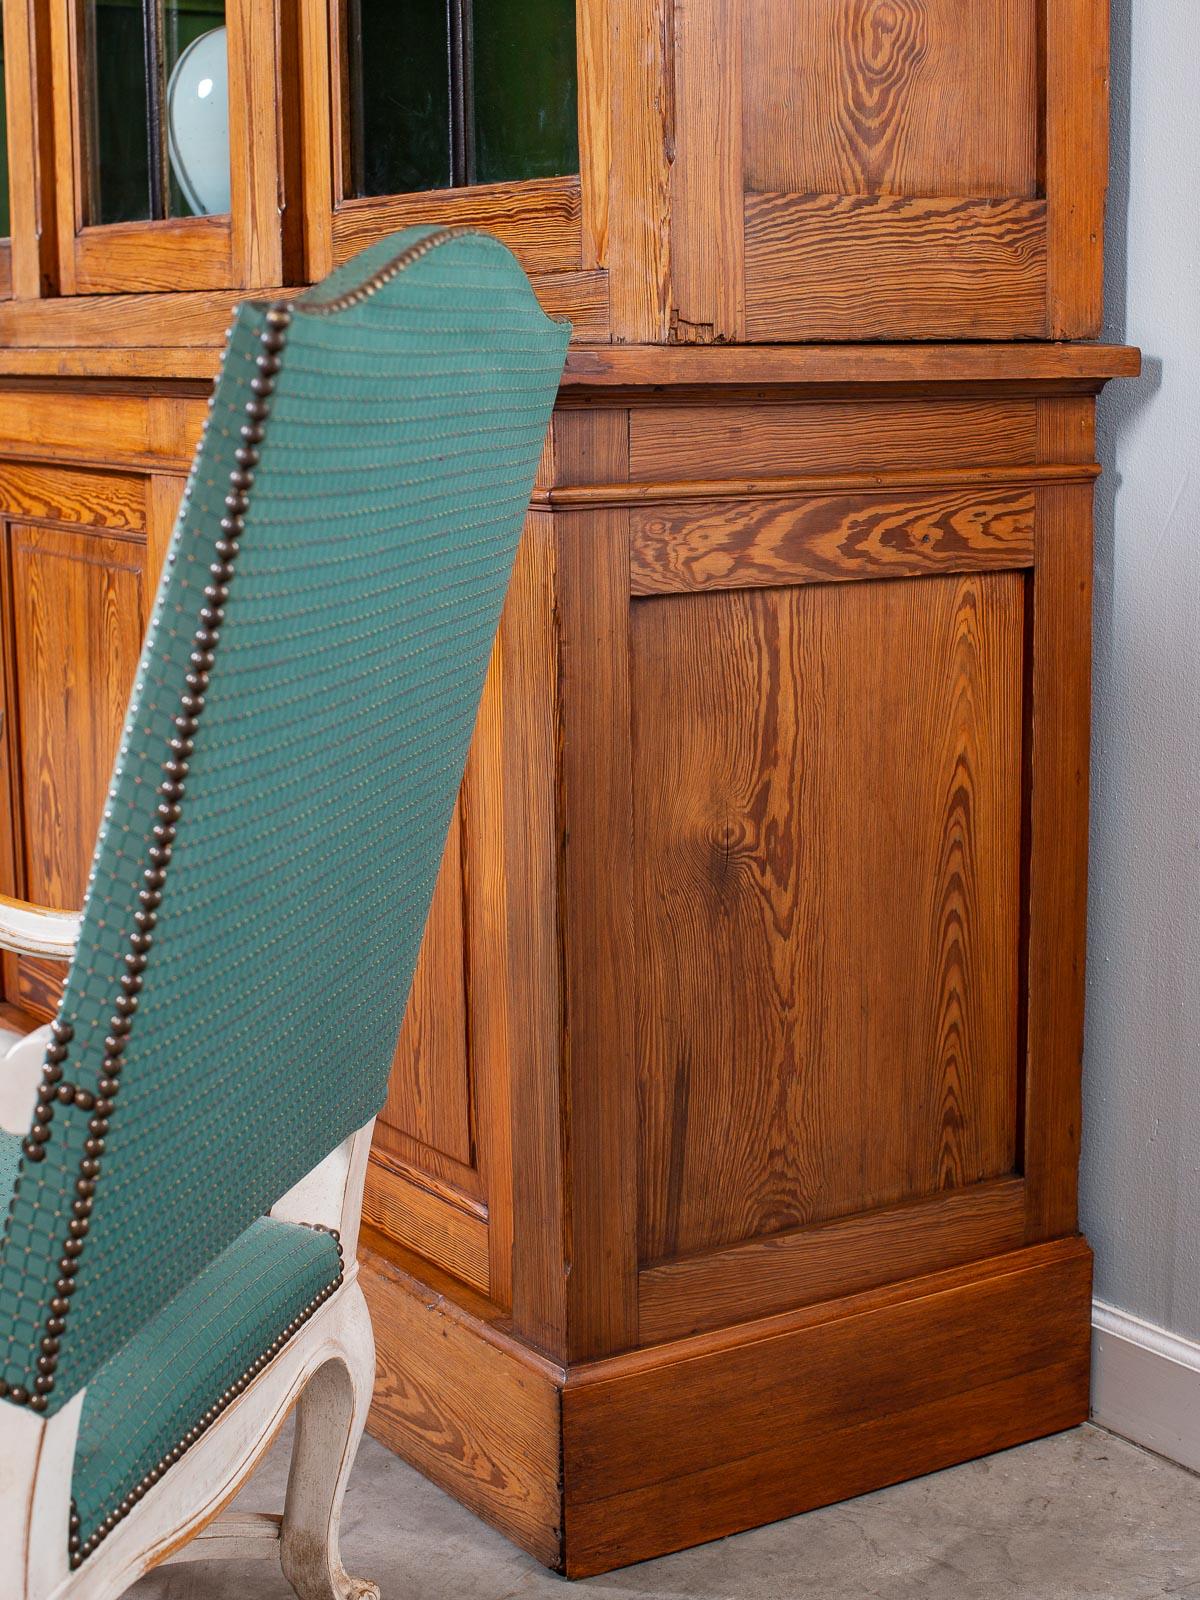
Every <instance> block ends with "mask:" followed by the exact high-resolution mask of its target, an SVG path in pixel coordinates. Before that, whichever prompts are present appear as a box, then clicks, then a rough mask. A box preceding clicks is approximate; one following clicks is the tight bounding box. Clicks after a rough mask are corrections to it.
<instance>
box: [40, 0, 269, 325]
mask: <svg viewBox="0 0 1200 1600" xmlns="http://www.w3.org/2000/svg"><path fill="white" fill-rule="evenodd" d="M284 43H285V42H284V40H283V39H282V38H281V35H280V28H279V14H278V9H277V6H276V4H275V0H51V4H50V47H51V51H52V58H53V79H54V119H55V151H56V158H55V168H56V170H55V189H56V204H57V217H58V233H59V274H60V281H61V287H62V290H63V292H64V293H65V294H109V293H115V292H119V291H124V290H172V289H224V288H236V287H241V286H244V285H251V284H253V285H275V284H279V283H282V281H283V258H282V222H281V216H282V206H283V203H284V202H285V200H286V196H285V194H284V192H283V179H282V163H283V159H284V142H283V140H282V138H281V130H282V113H281V106H282V104H283V102H284V98H285V97H284V93H283V79H284V68H283V60H284V56H285V48H284ZM287 100H288V103H289V104H291V103H292V101H291V90H290V89H289V92H288V96H287Z"/></svg>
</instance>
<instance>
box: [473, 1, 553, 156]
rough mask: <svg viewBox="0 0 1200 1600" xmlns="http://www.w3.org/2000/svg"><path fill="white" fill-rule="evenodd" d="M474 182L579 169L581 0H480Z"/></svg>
mask: <svg viewBox="0 0 1200 1600" xmlns="http://www.w3.org/2000/svg"><path fill="white" fill-rule="evenodd" d="M473 11H474V36H475V72H474V77H475V180H476V182H478V183H500V182H503V181H505V180H507V179H514V178H551V177H556V176H558V175H559V174H562V173H569V172H578V171H579V128H578V113H577V109H576V98H577V89H576V66H575V0H474V7H473Z"/></svg>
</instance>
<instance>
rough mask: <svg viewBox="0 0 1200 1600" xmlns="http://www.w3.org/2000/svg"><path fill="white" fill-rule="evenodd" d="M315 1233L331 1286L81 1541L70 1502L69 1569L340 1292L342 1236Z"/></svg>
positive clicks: (83, 1558)
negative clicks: (329, 1244)
mask: <svg viewBox="0 0 1200 1600" xmlns="http://www.w3.org/2000/svg"><path fill="white" fill-rule="evenodd" d="M317 1231H318V1232H320V1233H329V1234H331V1235H332V1237H333V1239H334V1241H335V1243H336V1244H337V1251H338V1275H337V1277H336V1278H335V1279H334V1280H333V1282H332V1283H329V1284H327V1285H326V1286H325V1288H324V1289H322V1290H321V1291H320V1293H319V1294H316V1295H314V1296H313V1298H312V1299H311V1300H310V1301H309V1302H308V1304H307V1305H306V1306H305V1307H304V1309H303V1310H302V1311H300V1312H298V1313H297V1314H296V1315H295V1316H294V1317H293V1318H292V1320H291V1321H290V1322H289V1323H288V1325H287V1327H286V1328H284V1329H283V1330H282V1331H281V1332H280V1333H279V1334H278V1335H277V1336H276V1338H275V1339H274V1341H273V1342H272V1343H271V1344H270V1345H269V1346H268V1347H267V1349H265V1350H264V1351H263V1353H262V1355H260V1356H259V1357H258V1358H257V1360H255V1361H254V1362H252V1364H251V1365H250V1366H249V1367H247V1368H246V1370H245V1372H243V1373H242V1375H241V1377H240V1378H237V1379H236V1380H235V1381H234V1382H233V1383H231V1384H230V1385H229V1387H228V1389H226V1390H224V1391H223V1393H221V1394H220V1395H218V1396H217V1398H216V1399H215V1400H214V1401H213V1403H212V1405H211V1406H209V1408H208V1410H207V1411H206V1412H205V1413H204V1415H203V1416H202V1417H201V1418H200V1420H199V1421H198V1422H195V1423H193V1425H192V1426H191V1427H190V1428H189V1429H188V1431H187V1432H186V1433H185V1434H184V1436H183V1438H182V1439H180V1440H179V1442H178V1443H177V1444H174V1445H172V1447H171V1448H170V1450H168V1451H167V1453H166V1455H165V1456H163V1457H162V1458H161V1460H159V1461H157V1462H155V1464H154V1466H152V1467H151V1468H150V1470H149V1472H146V1473H144V1474H143V1475H142V1477H141V1478H139V1479H138V1481H137V1483H136V1484H134V1486H133V1488H132V1489H131V1490H130V1491H129V1493H128V1494H127V1495H126V1496H125V1498H124V1499H123V1500H122V1501H121V1503H120V1504H119V1505H117V1506H114V1507H113V1509H112V1510H111V1511H110V1512H109V1513H108V1515H107V1516H106V1517H105V1518H104V1521H103V1522H102V1523H101V1524H100V1526H99V1527H98V1528H96V1530H95V1531H94V1532H93V1533H90V1534H89V1535H88V1537H87V1538H86V1539H84V1540H82V1541H81V1540H80V1537H79V1530H80V1520H79V1513H78V1511H76V1509H75V1505H74V1502H72V1505H71V1523H70V1532H69V1534H68V1553H69V1556H70V1562H71V1567H72V1569H74V1568H76V1567H79V1566H81V1565H82V1564H83V1563H84V1562H85V1561H86V1560H87V1558H88V1556H90V1555H91V1554H92V1552H93V1551H94V1550H95V1549H96V1547H97V1546H98V1545H101V1544H103V1543H104V1541H105V1539H107V1538H108V1536H109V1534H110V1533H111V1532H112V1531H113V1529H114V1528H115V1527H116V1526H117V1525H118V1523H120V1522H123V1521H124V1520H125V1518H126V1517H127V1516H128V1515H129V1513H130V1512H131V1511H132V1510H133V1508H134V1506H136V1505H137V1504H138V1502H139V1501H140V1500H142V1499H143V1498H144V1496H145V1495H147V1494H148V1493H149V1492H150V1490H151V1489H153V1487H154V1485H155V1484H156V1483H157V1482H158V1480H159V1479H160V1478H161V1477H162V1476H163V1474H164V1473H165V1472H167V1471H168V1470H169V1468H171V1467H173V1466H174V1465H175V1463H176V1462H177V1461H178V1460H179V1458H180V1457H181V1456H184V1455H186V1454H187V1452H188V1451H189V1450H190V1449H191V1448H192V1446H193V1445H194V1444H195V1443H196V1441H197V1440H198V1439H200V1438H202V1437H203V1436H204V1434H206V1433H207V1432H208V1430H209V1429H210V1428H211V1427H212V1425H213V1423H214V1422H216V1420H217V1418H218V1417H219V1416H220V1415H221V1414H222V1412H224V1411H226V1410H227V1409H228V1407H229V1406H231V1405H232V1404H233V1402H234V1401H235V1400H236V1399H237V1398H238V1396H239V1395H240V1394H243V1393H244V1392H245V1391H246V1390H247V1389H248V1388H249V1387H250V1385H251V1384H252V1383H253V1382H254V1380H255V1378H257V1377H258V1375H259V1373H260V1372H262V1370H263V1368H264V1367H266V1366H268V1365H269V1364H270V1363H271V1362H272V1361H273V1360H274V1359H275V1357H276V1356H277V1355H278V1354H279V1352H280V1351H281V1350H282V1349H283V1347H284V1346H285V1345H286V1344H287V1343H288V1342H289V1340H291V1339H293V1338H295V1336H296V1334H297V1333H298V1332H299V1331H300V1329H301V1328H302V1327H303V1326H304V1324H305V1323H306V1322H307V1321H308V1320H309V1318H310V1317H312V1316H313V1314H314V1313H315V1312H317V1311H319V1310H320V1308H321V1307H322V1306H323V1305H324V1304H325V1302H326V1300H328V1299H329V1297H330V1295H333V1294H336V1293H337V1291H338V1290H339V1289H340V1288H341V1286H342V1283H343V1281H344V1280H345V1276H346V1258H345V1254H344V1252H343V1250H342V1241H341V1236H340V1235H339V1234H338V1232H337V1230H336V1229H334V1228H328V1229H326V1228H320V1229H318V1230H317Z"/></svg>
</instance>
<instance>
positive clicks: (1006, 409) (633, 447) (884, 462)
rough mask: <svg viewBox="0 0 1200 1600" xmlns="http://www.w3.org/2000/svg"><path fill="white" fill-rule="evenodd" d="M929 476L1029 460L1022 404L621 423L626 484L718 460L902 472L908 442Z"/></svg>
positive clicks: (756, 407) (723, 408)
mask: <svg viewBox="0 0 1200 1600" xmlns="http://www.w3.org/2000/svg"><path fill="white" fill-rule="evenodd" d="M917 440H919V441H920V452H921V460H922V462H923V463H926V464H928V465H929V466H934V467H975V466H1015V465H1017V463H1019V462H1023V461H1032V460H1033V459H1034V454H1035V450H1036V443H1037V421H1036V415H1035V406H1034V402H1033V401H1032V400H1009V401H990V402H989V401H985V400H925V401H920V402H916V401H907V402H906V401H890V402H888V401H858V402H854V401H849V400H843V401H832V402H830V401H826V402H824V403H820V402H813V403H810V404H808V405H797V404H794V403H792V404H789V403H788V402H786V401H785V402H782V403H780V402H776V403H775V404H772V405H768V404H764V403H762V402H759V403H758V404H754V403H752V402H747V403H744V404H742V405H728V404H725V405H722V404H721V403H720V401H719V399H717V398H716V397H715V396H714V397H711V398H710V399H709V401H708V402H707V403H706V404H704V405H690V406H673V405H659V406H655V407H654V409H653V410H642V409H638V410H635V411H633V412H632V414H631V416H630V419H629V476H630V478H631V479H632V480H633V481H634V482H635V483H636V482H639V481H642V482H644V481H649V480H653V479H672V478H674V479H682V478H687V477H693V476H694V477H699V478H707V477H709V476H710V474H711V472H712V467H713V462H714V461H717V460H719V461H720V462H721V463H722V466H723V468H724V470H726V471H727V472H729V473H730V475H731V476H734V477H743V476H748V475H750V474H763V475H764V476H765V475H768V474H769V475H771V476H779V475H780V474H783V475H792V474H797V475H798V474H801V473H806V472H839V471H846V472H849V471H858V472H871V471H874V470H876V469H879V468H885V469H886V468H905V467H907V468H910V469H911V467H912V463H913V452H914V446H915V443H916V441H917Z"/></svg>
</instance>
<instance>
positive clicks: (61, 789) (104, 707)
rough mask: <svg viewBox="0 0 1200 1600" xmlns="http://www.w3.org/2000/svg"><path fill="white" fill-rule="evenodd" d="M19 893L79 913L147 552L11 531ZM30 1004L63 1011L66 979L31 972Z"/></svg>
mask: <svg viewBox="0 0 1200 1600" xmlns="http://www.w3.org/2000/svg"><path fill="white" fill-rule="evenodd" d="M9 541H10V543H9V559H10V561H11V564H12V591H11V593H12V620H11V624H10V625H11V627H12V629H13V651H12V654H13V662H14V680H15V681H14V684H13V696H14V699H13V702H12V703H10V708H9V710H10V715H11V717H12V723H13V727H12V731H11V733H10V734H9V737H10V739H15V740H16V742H17V748H18V751H19V764H18V769H17V770H18V772H19V780H18V781H19V789H20V794H19V813H18V814H19V816H20V818H21V840H22V860H21V863H20V873H19V876H20V893H21V895H22V897H23V898H25V899H29V900H33V901H35V902H37V903H39V904H41V905H50V906H61V907H64V908H70V907H76V906H81V905H82V904H83V896H84V891H85V888H86V883H87V873H88V867H89V865H90V863H91V858H92V848H93V845H94V843H95V838H96V829H97V827H98V826H99V822H100V813H101V810H102V809H103V805H104V796H105V793H106V790H107V787H108V779H109V774H110V773H111V770H112V762H113V756H114V754H115V752H116V745H117V739H118V737H119V735H120V729H121V724H122V722H123V721H124V717H125V706H126V702H127V699H128V696H129V690H130V687H131V685H132V683H133V678H134V673H135V670H136V667H137V661H138V656H139V654H140V650H141V642H142V630H143V628H144V625H145V619H146V611H147V605H148V595H147V584H146V580H145V545H144V542H142V541H140V540H138V541H135V540H133V539H116V538H113V537H111V536H110V535H107V534H100V533H97V532H92V531H85V530H82V529H81V530H78V531H76V530H67V529H52V528H38V527H33V526H28V525H25V524H21V523H13V524H10V533H9ZM21 971H22V978H21V982H20V987H19V994H20V996H21V998H22V999H23V1000H24V1001H25V1002H26V1003H28V1004H30V1005H31V1006H32V1007H33V1008H34V1009H37V1010H42V1011H45V1010H48V1009H50V1008H51V1007H52V1006H53V1004H55V1003H56V1001H57V990H58V988H59V987H60V986H61V978H62V969H61V968H55V967H53V966H51V965H49V964H42V963H24V962H22V963H21Z"/></svg>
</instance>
